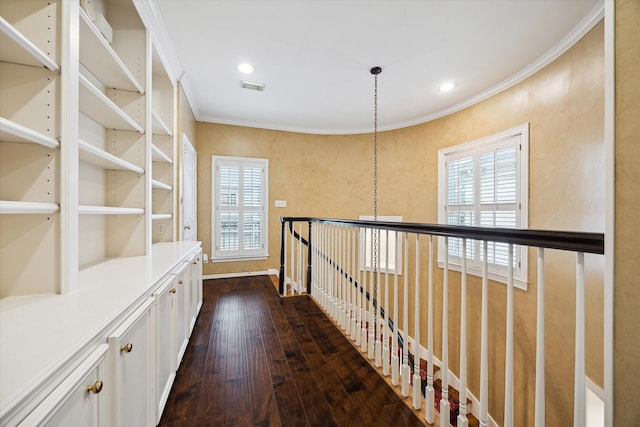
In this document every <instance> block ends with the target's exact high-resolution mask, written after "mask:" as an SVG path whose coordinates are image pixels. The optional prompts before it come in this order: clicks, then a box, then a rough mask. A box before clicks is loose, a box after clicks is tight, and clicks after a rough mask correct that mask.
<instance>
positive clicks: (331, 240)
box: [280, 219, 604, 427]
mask: <svg viewBox="0 0 640 427" xmlns="http://www.w3.org/2000/svg"><path fill="white" fill-rule="evenodd" d="M298 221H299V222H301V223H300V224H296V225H290V226H289V232H290V233H291V236H286V237H287V238H286V239H285V229H284V222H283V231H282V246H281V268H280V272H281V282H280V289H281V291H280V292H281V294H283V295H292V294H300V293H305V292H306V290H307V289H309V290H310V292H311V296H312V297H313V298H314V299H315V300H316V301H317V302H318V304H319V305H320V306H321V307H323V308H324V309H325V311H326V312H327V313H328V315H329V316H330V317H332V318H333V319H334V320H335V322H336V324H337V325H338V326H339V327H340V329H342V330H343V331H344V334H345V335H346V336H347V337H350V338H351V339H352V340H353V341H355V345H356V346H359V347H360V350H361V351H362V352H363V353H365V354H366V355H367V356H366V357H367V358H368V359H369V360H372V361H373V364H375V365H376V366H378V367H381V371H382V374H383V375H384V376H388V375H390V376H391V383H392V384H393V385H396V386H397V385H400V393H401V394H402V395H403V396H405V397H408V396H409V395H410V394H411V395H412V404H413V407H414V408H415V409H417V410H419V409H421V406H422V404H423V403H424V405H425V412H424V417H425V419H426V421H427V422H429V423H430V424H433V423H434V421H435V410H434V406H435V405H434V404H435V403H436V402H434V399H435V393H436V387H435V375H434V367H435V364H436V359H435V356H436V355H435V354H434V352H433V347H434V345H433V337H434V332H433V328H434V326H438V323H440V325H439V326H441V327H442V337H441V338H442V347H441V353H440V359H441V360H440V368H441V369H440V372H439V375H440V378H441V386H442V388H441V399H440V401H439V402H437V403H439V408H440V425H441V427H446V426H449V422H450V410H452V408H451V407H450V404H449V398H450V397H451V396H449V393H448V390H449V385H450V384H451V381H452V380H453V385H454V386H456V385H457V386H458V388H459V394H458V397H459V402H458V403H459V405H458V414H457V420H456V424H457V426H458V427H462V426H464V427H466V426H468V419H467V415H468V413H469V412H470V410H469V409H470V407H469V406H468V405H467V397H468V396H469V392H468V390H467V385H468V384H469V382H468V378H467V377H468V372H467V360H468V346H467V344H468V341H467V340H468V335H467V322H468V319H467V314H468V312H469V310H470V308H469V307H468V304H467V298H468V293H467V275H468V271H467V260H466V256H464V255H466V254H467V245H468V240H467V239H475V240H476V241H479V242H480V245H481V251H480V252H481V254H484V255H483V256H481V260H480V270H481V273H482V285H481V286H482V288H481V301H480V305H481V307H480V310H481V313H480V323H481V325H480V329H481V330H480V346H479V359H480V363H479V372H472V373H471V374H472V375H479V387H478V396H479V401H478V403H479V405H478V406H477V407H476V406H473V408H475V410H476V411H477V413H475V415H477V417H478V418H479V423H480V425H481V426H488V425H490V421H491V420H490V417H489V388H488V387H489V379H490V374H493V377H495V376H496V374H495V373H492V372H489V366H490V365H491V366H493V363H491V362H490V360H491V357H492V355H493V356H494V357H495V353H494V352H493V351H491V352H490V349H489V346H488V339H489V334H490V332H491V334H494V333H496V331H500V330H501V329H502V328H504V329H502V330H503V331H504V334H505V335H504V337H505V349H504V351H505V353H504V389H499V390H498V391H496V390H492V392H491V394H492V395H495V394H496V393H500V392H503V398H504V405H503V407H504V414H503V419H502V424H503V425H504V426H513V425H515V423H516V420H515V416H516V414H519V412H517V411H516V407H515V406H514V405H515V402H514V400H515V396H514V368H515V367H514V357H515V355H514V339H515V337H514V335H515V333H516V332H515V331H516V324H515V309H516V307H515V306H514V305H515V301H514V299H515V288H514V269H515V266H514V263H513V262H514V251H515V247H514V245H515V244H525V245H529V246H532V247H536V248H537V257H536V259H537V283H536V286H537V289H536V290H537V303H536V364H535V396H534V398H535V402H534V419H535V423H534V424H535V426H536V427H540V426H544V425H545V421H546V420H545V416H546V414H545V399H546V398H547V396H546V394H545V369H546V367H545V349H544V342H545V312H546V310H545V303H544V300H545V249H544V248H545V247H546V248H554V249H561V250H568V251H574V252H575V253H576V285H575V286H576V291H575V292H576V294H575V295H576V297H575V303H576V313H575V325H576V329H575V353H574V357H575V360H574V378H575V380H574V414H573V421H574V426H583V425H585V423H586V412H585V403H586V402H585V398H586V397H585V326H586V325H585V303H586V289H585V256H584V253H585V252H588V253H595V254H602V253H603V252H604V245H603V243H602V242H603V241H604V236H602V235H597V234H594V233H570V232H559V233H558V232H555V233H557V234H558V236H556V235H555V234H554V232H539V231H529V230H512V231H509V234H506V232H505V231H503V230H500V231H491V230H490V229H480V228H479V229H474V228H471V227H449V226H433V227H432V228H433V233H432V232H429V230H430V229H431V228H430V227H431V226H428V225H423V224H406V223H394V224H393V225H392V224H391V223H383V224H382V225H380V223H376V224H374V223H372V222H367V221H348V220H323V219H317V220H313V221H312V220H311V219H300V220H298ZM304 221H306V222H308V224H309V228H308V229H307V232H308V235H309V240H308V241H307V240H305V239H304V238H303V234H304V232H305V227H304V224H303V223H302V222H304ZM312 222H313V227H312V226H311V224H312ZM423 228H424V229H423ZM458 229H460V231H458ZM392 233H393V237H390V236H391V235H392ZM469 233H471V234H469ZM482 233H485V235H483V234H482ZM492 233H494V234H492ZM410 234H413V235H415V252H414V251H410V249H409V240H410ZM536 234H540V236H536ZM421 235H427V236H428V239H429V240H428V249H429V251H428V258H427V260H426V262H427V264H428V265H427V266H428V279H427V283H426V284H424V283H423V282H422V280H421V273H420V271H421V265H422V264H423V262H424V260H423V258H422V256H421V244H420V243H421ZM434 235H435V236H439V237H440V238H441V240H440V241H441V242H442V244H443V246H444V247H443V251H442V253H443V255H444V256H443V259H442V261H443V267H444V268H443V276H442V277H443V278H442V302H441V304H442V305H441V307H440V308H441V313H442V319H438V320H439V322H438V321H436V319H434V313H435V308H436V307H434V306H435V304H436V303H437V301H435V300H434V286H435V283H434V265H436V263H435V259H434V258H435V257H434V244H433V243H434V242H433V238H434ZM494 235H495V239H494ZM381 237H384V238H385V239H384V240H381ZM450 237H455V238H459V239H460V242H461V247H462V248H461V249H462V254H463V256H462V257H460V262H461V274H460V286H461V287H460V303H459V304H460V305H459V309H460V324H459V326H460V335H459V336H458V337H456V338H457V339H459V350H460V354H459V362H460V364H459V366H458V367H457V368H458V372H452V370H453V369H455V367H452V366H450V365H449V357H448V356H449V351H448V347H449V339H450V338H452V337H450V336H449V334H450V329H449V322H450V319H449V315H448V314H449V306H450V303H451V302H450V301H449V285H450V280H451V277H449V276H450V274H449V238H450ZM556 237H557V240H554V239H556ZM571 239H576V241H573V240H571ZM581 239H584V242H583V241H582V240H581ZM374 240H375V241H377V242H378V243H379V247H378V248H376V249H374V247H373V245H372V244H371V242H372V241H374ZM311 242H313V243H312V244H311ZM382 242H385V244H382ZM489 242H498V243H506V245H507V247H508V259H509V260H511V262H508V263H507V266H506V270H507V271H506V282H507V283H506V302H505V313H506V316H505V320H504V323H501V324H496V325H493V324H492V325H490V324H489V311H488V308H489V300H488V297H489V262H488V259H487V258H488V254H489V252H488V243H489ZM391 244H395V245H396V246H395V263H394V266H395V271H391V269H390V266H389V264H390V262H391V260H390V259H389V258H390V256H393V255H392V254H391ZM578 248H579V249H578ZM583 248H586V250H582V249H583ZM287 250H288V252H287ZM375 250H378V252H376V253H374V251H375ZM367 251H368V252H367ZM285 254H287V255H288V256H285ZM403 256H404V258H402V257H403ZM410 256H411V260H412V261H414V262H415V271H414V272H412V273H413V279H411V280H414V283H413V284H414V292H413V294H414V299H413V301H411V302H413V304H414V305H413V312H414V314H413V316H414V317H413V321H414V328H413V335H414V337H413V338H412V337H410V336H409V334H408V330H409V311H410V310H409V303H410V299H409V280H410V276H411V274H409V273H410V272H409V265H410V259H409V257H410ZM305 260H307V261H305ZM403 262H404V264H403V269H400V264H401V263H403ZM307 264H308V265H307ZM362 267H364V268H362ZM306 268H308V270H307V274H306V275H305V273H304V272H305V270H306ZM401 270H402V274H403V275H404V278H403V285H404V292H403V298H402V299H400V297H399V293H400V283H399V277H398V276H399V275H400V274H399V272H400V271H401ZM284 271H288V272H289V275H288V276H289V277H288V279H287V284H289V285H290V286H283V279H284V274H282V273H283V272H284ZM382 274H384V277H382ZM391 275H393V281H391V279H390V276H391ZM452 277H455V275H453V276H452ZM305 279H306V280H305ZM306 281H308V282H309V283H305V282H306ZM391 285H392V286H393V288H391V287H390V286H391ZM425 286H426V287H427V297H426V301H424V299H425V298H424V294H423V289H422V288H423V287H425ZM422 302H425V303H426V305H427V313H426V317H427V320H426V328H427V334H426V336H427V342H426V349H425V350H426V358H427V360H426V366H427V373H426V386H425V388H424V390H421V387H420V385H421V383H422V377H421V373H420V369H421V354H422V351H420V349H421V348H422V347H421V345H420V344H421V329H422V325H423V321H422V319H421V316H422V314H423V313H422V310H423V308H421V304H422ZM493 304H495V302H492V305H493ZM391 307H392V308H391ZM472 307H473V306H472ZM392 314H393V316H392ZM393 317H396V319H393ZM399 317H402V319H399ZM400 320H402V321H400ZM401 326H402V328H401ZM390 342H391V343H390ZM410 342H413V344H412V348H411V350H412V352H413V353H414V354H413V357H412V356H411V354H410V351H409V348H408V345H409V343H410ZM423 351H424V350H423ZM476 360H477V359H476ZM410 361H412V362H413V366H410ZM412 368H413V369H412ZM412 370H413V372H411V371H412ZM411 375H412V376H413V378H412V380H413V381H412V382H413V387H412V390H411V391H410V390H409V388H410V380H411V378H410V376H411ZM455 375H457V376H458V378H457V379H456V378H455ZM423 396H424V402H422V399H423ZM471 397H472V398H473V396H471ZM451 416H453V415H451Z"/></svg>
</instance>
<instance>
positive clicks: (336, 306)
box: [331, 225, 340, 322]
mask: <svg viewBox="0 0 640 427" xmlns="http://www.w3.org/2000/svg"><path fill="white" fill-rule="evenodd" d="M338 232H339V228H338V226H337V225H335V226H334V227H333V255H332V256H331V259H332V260H333V266H332V271H333V320H335V321H336V322H339V321H340V271H339V270H338V268H337V267H338V256H339V255H338V253H339V242H340V241H339V238H338Z"/></svg>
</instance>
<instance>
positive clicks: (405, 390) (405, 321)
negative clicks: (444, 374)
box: [400, 233, 411, 397]
mask: <svg viewBox="0 0 640 427" xmlns="http://www.w3.org/2000/svg"><path fill="white" fill-rule="evenodd" d="M404 248H405V249H404V304H403V309H402V312H403V315H402V327H403V328H404V331H403V334H402V337H403V338H404V346H403V348H402V370H401V371H400V375H402V387H401V388H402V395H403V396H404V397H407V396H409V375H411V369H410V368H409V234H408V233H404Z"/></svg>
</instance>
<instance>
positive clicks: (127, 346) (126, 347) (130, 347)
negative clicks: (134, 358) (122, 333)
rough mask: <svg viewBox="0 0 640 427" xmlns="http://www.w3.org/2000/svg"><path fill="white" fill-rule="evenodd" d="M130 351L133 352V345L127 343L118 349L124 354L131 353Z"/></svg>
mask: <svg viewBox="0 0 640 427" xmlns="http://www.w3.org/2000/svg"><path fill="white" fill-rule="evenodd" d="M131 350H133V344H131V343H127V344H125V345H123V346H122V348H120V351H124V352H125V353H131Z"/></svg>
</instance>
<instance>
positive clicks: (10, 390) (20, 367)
mask: <svg viewBox="0 0 640 427" xmlns="http://www.w3.org/2000/svg"><path fill="white" fill-rule="evenodd" d="M199 246H200V242H184V241H183V242H172V243H157V244H155V245H153V247H152V254H151V255H147V256H139V257H128V258H112V259H107V260H104V262H101V263H99V264H96V265H93V266H91V267H88V268H85V269H83V270H81V271H80V272H79V282H80V286H79V289H78V290H77V291H74V292H71V293H69V294H66V295H57V294H47V295H34V296H23V297H9V298H3V299H0V418H3V417H4V415H6V414H7V412H8V411H10V410H12V408H13V407H14V406H16V405H18V404H19V403H20V402H22V400H23V399H24V398H25V397H27V396H28V395H29V394H30V393H31V392H32V391H33V390H34V388H35V387H37V386H38V385H39V384H40V383H41V382H42V381H45V380H47V379H48V377H49V376H50V375H51V374H52V373H54V372H55V371H56V369H58V368H59V367H60V366H63V365H64V363H65V362H66V361H67V360H68V359H69V358H71V357H75V356H76V355H77V354H78V353H79V352H82V351H83V350H84V349H85V347H86V346H89V345H91V344H92V343H93V342H94V341H95V340H96V339H98V338H100V335H101V334H103V333H105V332H107V331H106V328H109V327H113V326H114V325H113V323H114V321H115V320H116V319H118V318H119V317H120V316H122V315H123V314H124V313H125V312H127V311H128V310H130V309H131V308H132V307H131V306H132V304H135V303H136V302H139V301H140V300H141V299H143V298H144V297H145V296H151V294H152V290H153V289H154V287H155V286H156V285H159V284H160V283H159V281H160V280H161V279H162V278H163V277H164V276H166V275H167V274H168V273H169V272H170V271H171V270H173V269H174V268H175V267H176V266H178V265H179V264H180V263H181V262H183V261H185V260H186V258H187V257H188V255H189V254H191V253H193V252H194V251H195V250H197V248H198V247H199ZM122 320H124V319H122Z"/></svg>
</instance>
